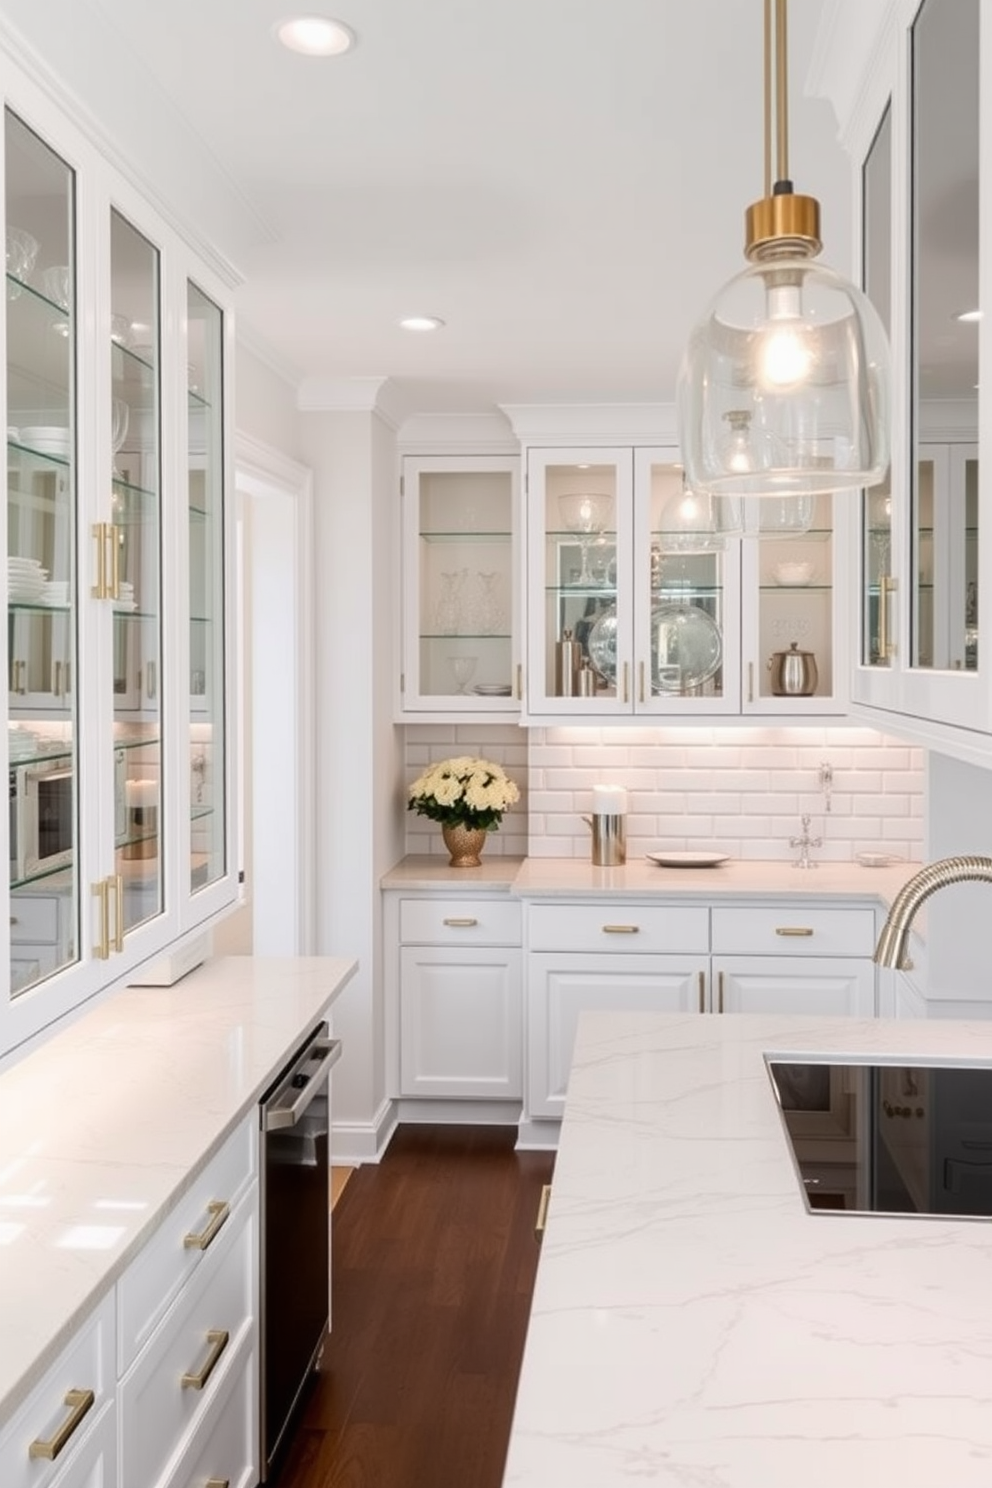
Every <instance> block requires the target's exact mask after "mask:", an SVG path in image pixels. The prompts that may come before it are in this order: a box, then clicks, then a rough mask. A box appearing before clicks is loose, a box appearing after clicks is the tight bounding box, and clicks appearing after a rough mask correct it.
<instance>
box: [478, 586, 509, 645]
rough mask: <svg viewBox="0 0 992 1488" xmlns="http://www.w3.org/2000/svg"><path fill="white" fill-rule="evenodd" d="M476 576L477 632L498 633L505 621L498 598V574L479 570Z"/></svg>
mask: <svg viewBox="0 0 992 1488" xmlns="http://www.w3.org/2000/svg"><path fill="white" fill-rule="evenodd" d="M476 577H477V578H478V580H479V615H478V628H479V634H480V635H498V634H499V632H500V631H501V630H502V629H503V625H504V623H505V615H504V612H503V606H502V605H501V604H500V598H499V582H500V575H499V574H498V573H483V572H482V571H481V570H480V571H479V573H478V574H477V575H476Z"/></svg>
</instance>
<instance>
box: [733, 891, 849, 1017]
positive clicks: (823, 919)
mask: <svg viewBox="0 0 992 1488" xmlns="http://www.w3.org/2000/svg"><path fill="white" fill-rule="evenodd" d="M875 920H876V916H875V911H874V910H873V909H868V908H864V909H862V908H840V907H838V908H836V909H834V908H829V907H827V908H820V907H810V906H806V905H802V904H797V903H795V902H794V901H791V900H790V901H783V902H782V903H781V904H778V905H774V906H758V907H754V908H751V907H748V908H742V907H739V906H716V907H715V908H714V909H713V925H712V950H713V961H712V969H711V980H712V1007H713V1011H714V1012H718V1013H814V1014H820V1015H824V1016H828V1017H831V1016H834V1015H837V1016H842V1017H852V1018H873V1017H874V1016H875V1012H876V996H875V985H876V974H875V973H876V967H875V963H874V961H873V960H872V954H873V952H874V949H875V941H876V937H877V929H876V923H875Z"/></svg>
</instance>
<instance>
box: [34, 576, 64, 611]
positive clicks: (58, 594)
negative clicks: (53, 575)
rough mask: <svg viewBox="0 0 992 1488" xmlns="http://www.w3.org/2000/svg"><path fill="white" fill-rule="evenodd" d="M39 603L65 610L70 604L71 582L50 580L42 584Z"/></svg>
mask: <svg viewBox="0 0 992 1488" xmlns="http://www.w3.org/2000/svg"><path fill="white" fill-rule="evenodd" d="M38 603H39V604H43V605H51V606H52V608H53V609H64V608H65V607H66V605H67V604H68V603H69V580H68V579H49V580H48V582H47V583H45V584H42V586H41V593H40V594H39V596H38Z"/></svg>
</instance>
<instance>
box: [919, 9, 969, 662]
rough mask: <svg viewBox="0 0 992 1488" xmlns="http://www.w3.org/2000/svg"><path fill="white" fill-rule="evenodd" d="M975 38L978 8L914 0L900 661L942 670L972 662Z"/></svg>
mask: <svg viewBox="0 0 992 1488" xmlns="http://www.w3.org/2000/svg"><path fill="white" fill-rule="evenodd" d="M979 31H980V6H979V0H924V3H923V4H922V5H921V6H920V9H919V11H918V13H917V16H916V19H915V21H914V23H913V28H912V82H913V101H912V202H913V213H912V231H911V251H912V280H913V284H914V289H915V294H914V301H913V307H912V356H913V373H914V410H913V444H914V450H915V459H914V461H913V473H914V481H915V489H914V493H913V521H912V526H911V541H912V553H911V577H912V583H913V603H912V604H911V606H910V621H911V627H912V630H911V642H910V653H911V664H912V665H913V666H914V667H933V668H939V669H943V670H975V669H977V666H978V656H979V646H978V613H977V601H976V599H975V591H974V588H972V591H971V594H970V596H969V590H968V585H969V583H971V584H972V585H974V582H975V579H976V576H977V554H978V538H979V533H978V502H977V471H978V450H977V448H976V447H975V445H974V442H973V441H974V440H975V439H977V432H978V397H979V393H978V380H979V379H978V338H979V325H978V321H979V316H980V309H981V306H980V303H979V212H980V202H979V175H978V171H979V40H980V38H979ZM962 437H963V438H965V439H968V440H969V441H971V443H969V444H968V445H962V444H960V443H957V442H956V441H960V440H961V439H962Z"/></svg>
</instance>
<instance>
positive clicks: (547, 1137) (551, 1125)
mask: <svg viewBox="0 0 992 1488" xmlns="http://www.w3.org/2000/svg"><path fill="white" fill-rule="evenodd" d="M560 1132H561V1122H560V1121H535V1120H534V1119H533V1118H532V1117H521V1119H520V1123H519V1125H518V1126H517V1151H518V1152H557V1150H558V1136H559V1133H560Z"/></svg>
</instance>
